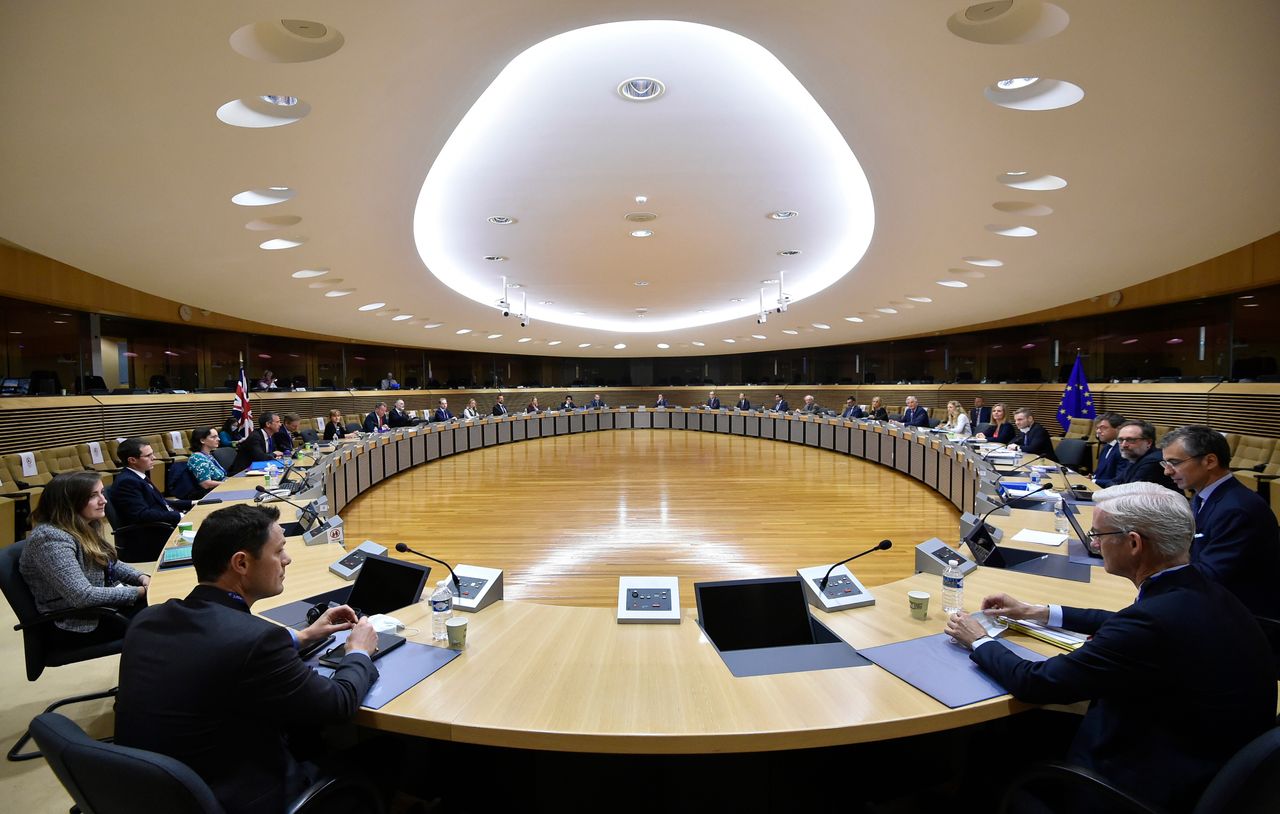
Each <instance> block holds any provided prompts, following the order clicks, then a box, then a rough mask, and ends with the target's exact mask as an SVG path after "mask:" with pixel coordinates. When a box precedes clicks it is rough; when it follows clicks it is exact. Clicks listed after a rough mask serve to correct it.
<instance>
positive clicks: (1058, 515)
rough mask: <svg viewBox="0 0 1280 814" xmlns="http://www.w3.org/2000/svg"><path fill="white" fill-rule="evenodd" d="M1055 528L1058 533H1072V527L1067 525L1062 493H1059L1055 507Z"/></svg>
mask: <svg viewBox="0 0 1280 814" xmlns="http://www.w3.org/2000/svg"><path fill="white" fill-rule="evenodd" d="M1053 530H1054V531H1055V532H1057V533H1058V534H1068V535H1069V534H1071V527H1070V526H1068V525H1067V512H1066V506H1064V505H1063V503H1062V495H1058V502H1057V503H1056V504H1054V507H1053Z"/></svg>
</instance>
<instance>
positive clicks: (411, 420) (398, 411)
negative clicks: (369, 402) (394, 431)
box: [387, 399, 422, 427]
mask: <svg viewBox="0 0 1280 814" xmlns="http://www.w3.org/2000/svg"><path fill="white" fill-rule="evenodd" d="M421 423H422V419H420V418H418V417H417V416H412V415H409V413H408V412H406V411H405V409H404V399H396V404H395V406H394V407H392V408H391V412H389V413H387V426H388V427H415V426H417V425H418V424H421Z"/></svg>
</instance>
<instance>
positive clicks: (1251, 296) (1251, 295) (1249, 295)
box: [1238, 294, 1257, 300]
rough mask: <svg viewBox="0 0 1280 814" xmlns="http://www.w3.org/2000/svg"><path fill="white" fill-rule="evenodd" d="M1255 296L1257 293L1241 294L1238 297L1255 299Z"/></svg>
mask: <svg viewBox="0 0 1280 814" xmlns="http://www.w3.org/2000/svg"><path fill="white" fill-rule="evenodd" d="M1255 296H1257V295H1256V294H1241V295H1240V296H1239V297H1238V299H1242V300H1251V299H1253V298H1254V297H1255Z"/></svg>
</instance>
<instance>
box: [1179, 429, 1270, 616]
mask: <svg viewBox="0 0 1280 814" xmlns="http://www.w3.org/2000/svg"><path fill="white" fill-rule="evenodd" d="M1160 447H1161V448H1162V449H1163V450H1164V460H1163V461H1162V462H1161V463H1162V464H1163V465H1164V471H1165V472H1167V473H1168V474H1169V476H1170V477H1172V478H1173V481H1174V483H1176V484H1177V485H1178V488H1179V489H1184V490H1189V491H1192V492H1195V497H1193V498H1192V499H1191V511H1192V512H1193V513H1194V514H1195V516H1196V536H1195V539H1194V540H1193V541H1192V543H1191V564H1192V565H1194V566H1195V567H1196V568H1198V569H1200V573H1202V574H1204V575H1205V576H1206V577H1208V578H1209V579H1211V580H1213V581H1215V582H1217V583H1219V584H1221V585H1223V586H1224V587H1226V588H1227V590H1229V591H1231V592H1232V593H1233V594H1235V595H1236V596H1237V597H1238V598H1239V599H1240V601H1241V602H1243V603H1244V605H1245V607H1247V608H1248V609H1249V610H1251V611H1253V612H1254V613H1255V614H1257V615H1258V616H1266V617H1268V618H1271V619H1280V591H1277V590H1276V589H1275V586H1274V583H1273V579H1274V575H1275V574H1277V573H1280V527H1277V525H1276V517H1275V515H1274V514H1272V513H1271V509H1270V507H1268V506H1267V502H1266V501H1265V500H1263V499H1262V497H1260V496H1259V495H1258V493H1257V492H1255V491H1253V490H1252V489H1250V488H1249V487H1248V486H1245V485H1244V484H1243V483H1241V482H1240V481H1238V480H1236V478H1235V476H1234V475H1232V474H1231V468H1230V467H1231V447H1229V446H1228V445H1227V439H1226V438H1224V437H1223V436H1222V434H1221V433H1219V432H1215V431H1214V430H1212V429H1210V428H1209V427H1204V426H1196V425H1192V426H1189V427H1179V428H1178V429H1176V430H1174V431H1173V432H1171V433H1169V434H1168V435H1166V436H1165V437H1163V438H1161V439H1160Z"/></svg>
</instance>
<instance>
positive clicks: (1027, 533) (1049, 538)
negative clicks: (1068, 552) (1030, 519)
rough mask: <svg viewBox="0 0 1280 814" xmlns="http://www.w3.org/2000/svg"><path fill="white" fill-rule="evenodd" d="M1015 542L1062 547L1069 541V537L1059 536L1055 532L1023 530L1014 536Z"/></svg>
mask: <svg viewBox="0 0 1280 814" xmlns="http://www.w3.org/2000/svg"><path fill="white" fill-rule="evenodd" d="M1013 540H1014V541H1015V542H1019V543H1035V544H1036V545H1055V546H1056V545H1062V544H1063V543H1065V542H1066V541H1067V535H1065V534H1058V533H1057V532H1053V531H1036V530H1035V529H1023V530H1022V531H1020V532H1018V533H1017V534H1015V535H1013Z"/></svg>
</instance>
